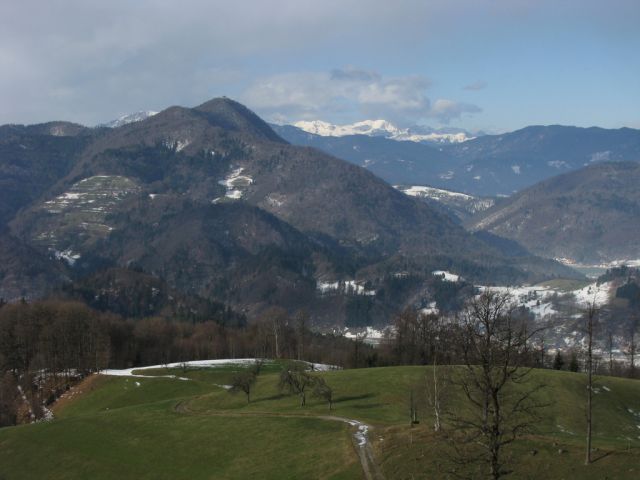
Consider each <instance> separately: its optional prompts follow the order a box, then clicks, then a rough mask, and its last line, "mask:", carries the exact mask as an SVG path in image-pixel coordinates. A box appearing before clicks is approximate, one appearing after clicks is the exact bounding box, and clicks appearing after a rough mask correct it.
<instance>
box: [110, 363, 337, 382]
mask: <svg viewBox="0 0 640 480" xmlns="http://www.w3.org/2000/svg"><path fill="white" fill-rule="evenodd" d="M255 361H256V359H255V358H223V359H216V360H190V361H188V362H173V363H166V364H160V365H147V366H145V367H133V368H123V369H106V370H102V371H101V372H100V373H101V374H102V375H111V376H114V377H140V378H158V377H164V378H176V379H178V380H189V379H188V378H185V377H177V376H175V375H142V374H140V373H135V374H134V373H133V372H134V371H135V372H139V371H144V370H158V369H166V368H182V367H183V366H185V367H197V368H216V367H223V366H226V365H240V366H249V365H253V364H254V363H255ZM270 361H271V360H267V362H270ZM305 363H307V364H308V365H309V368H310V369H311V370H315V371H318V372H325V371H328V370H338V369H339V368H340V367H337V366H335V365H327V364H324V363H311V362H305Z"/></svg>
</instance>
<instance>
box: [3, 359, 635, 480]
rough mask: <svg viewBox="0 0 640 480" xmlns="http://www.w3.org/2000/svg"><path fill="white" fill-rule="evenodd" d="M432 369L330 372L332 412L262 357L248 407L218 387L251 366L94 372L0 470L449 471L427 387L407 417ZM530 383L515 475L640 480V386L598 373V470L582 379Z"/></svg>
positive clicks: (8, 436)
mask: <svg viewBox="0 0 640 480" xmlns="http://www.w3.org/2000/svg"><path fill="white" fill-rule="evenodd" d="M430 368H431V367H389V368H376V369H358V370H343V371H329V372H325V373H320V374H319V375H322V376H323V377H324V378H325V380H326V382H327V383H328V384H329V385H331V387H332V388H333V389H334V395H335V396H334V405H333V409H332V411H331V412H328V409H327V405H326V404H325V403H323V402H321V401H320V400H319V399H316V398H313V397H309V400H308V402H307V406H306V407H300V406H299V405H298V399H297V398H296V397H295V396H291V395H286V394H281V393H280V392H279V391H278V389H277V386H276V384H277V377H278V373H277V372H278V371H279V365H278V364H267V365H266V367H265V368H264V372H263V373H262V374H261V375H260V376H259V378H258V383H257V385H256V387H255V389H254V393H253V395H252V401H251V403H250V404H247V402H246V399H245V398H244V395H242V394H241V395H237V396H236V395H231V394H230V393H229V392H227V391H226V390H225V389H224V388H222V387H220V386H217V385H225V384H228V383H229V381H230V378H231V376H232V375H233V372H234V371H238V370H239V369H242V367H241V366H239V365H238V364H237V363H236V364H235V365H234V364H229V365H227V366H224V365H223V366H218V367H213V368H203V367H201V368H198V367H197V366H192V367H186V368H185V369H183V368H174V369H164V368H159V369H157V370H141V371H140V370H139V371H137V372H136V371H134V373H137V374H142V375H146V376H154V375H157V376H166V375H171V374H175V375H178V376H179V377H182V378H186V379H188V380H181V379H178V378H148V377H144V376H143V377H130V376H102V375H100V376H93V377H90V379H89V380H88V381H85V382H84V383H83V384H81V385H80V386H79V387H76V388H74V389H73V390H72V391H71V392H69V394H68V395H67V396H66V397H65V398H64V399H63V400H62V401H61V403H60V404H59V405H58V406H56V407H54V412H55V416H56V419H55V420H53V421H50V422H45V423H40V424H32V425H25V426H21V427H10V428H4V429H1V430H0V445H2V449H0V474H1V475H3V477H4V478H6V479H7V480H13V479H21V478H35V477H41V478H45V477H46V478H49V479H52V480H53V479H58V478H65V479H74V478H84V477H86V475H87V474H88V473H89V472H90V473H91V476H92V478H97V479H100V478H113V477H114V476H120V477H123V478H128V477H136V478H178V477H180V478H186V477H188V478H197V479H199V478H210V477H211V476H212V475H213V476H215V477H217V478H230V479H235V478H238V479H239V478H247V476H248V475H249V476H254V477H259V478H274V479H275V478H300V477H305V478H345V479H346V478H366V477H365V476H364V474H363V470H362V466H361V464H360V462H359V457H358V453H359V452H360V451H361V450H360V449H368V451H369V452H370V455H371V457H370V458H371V462H370V463H368V465H369V466H370V468H374V469H375V468H377V469H379V472H380V473H381V474H382V475H384V477H385V478H411V477H413V478H434V476H437V478H443V471H446V469H447V468H450V467H447V463H446V462H447V458H448V457H447V455H448V453H447V452H449V451H448V450H447V447H446V440H445V437H443V436H440V435H438V434H435V433H433V431H432V427H431V425H432V418H431V414H430V412H431V409H430V407H429V406H428V404H427V401H426V396H425V394H424V393H422V392H423V390H422V389H420V390H415V392H416V393H415V398H416V401H417V402H418V412H419V420H420V423H419V424H418V425H415V426H414V427H413V428H411V427H410V426H409V425H408V418H407V417H408V414H407V412H406V410H407V407H406V405H407V402H408V398H409V395H410V391H411V390H412V389H414V388H416V385H423V382H424V378H425V374H427V375H430V373H431V370H430ZM121 374H122V373H121ZM124 374H125V375H126V372H124ZM317 375H318V374H317ZM531 382H534V383H539V382H543V383H545V384H546V385H547V387H546V388H545V389H544V390H543V391H542V392H541V393H540V401H541V402H544V403H548V405H549V406H547V407H545V410H544V417H543V420H542V421H541V422H540V423H539V424H538V425H537V429H536V433H535V434H533V435H529V436H527V437H526V438H525V439H524V440H522V441H521V442H520V443H516V444H515V445H514V447H513V448H511V449H509V453H510V454H511V455H512V456H513V459H512V460H513V461H512V465H513V466H514V467H515V472H514V474H515V475H517V478H529V476H531V475H534V476H535V477H538V478H539V476H540V475H544V476H545V477H549V478H575V476H576V475H579V476H580V478H584V479H597V478H603V476H608V477H610V478H617V479H631V478H635V475H636V472H634V469H635V468H637V464H638V455H640V443H638V442H639V441H638V439H637V438H636V437H637V424H638V423H639V421H640V418H639V417H638V412H640V404H638V398H639V395H640V383H639V382H638V381H633V380H625V379H616V378H601V379H599V380H598V390H597V393H596V394H595V396H594V397H595V399H594V419H595V423H594V447H596V448H597V452H595V454H594V455H595V457H596V459H597V460H596V461H595V462H594V463H593V464H592V465H590V466H588V467H585V466H584V465H583V453H584V445H583V443H584V440H583V433H584V423H585V422H584V416H583V411H582V409H581V408H580V405H583V403H584V398H583V397H584V394H583V392H584V382H585V377H584V376H583V375H582V374H574V373H569V372H557V371H549V370H535V371H534V372H533V376H532V379H531ZM418 392H420V393H418ZM460 394H461V392H458V391H455V390H454V391H453V392H450V396H449V397H448V401H447V402H448V404H449V405H458V404H459V402H460ZM342 419H344V421H343V420H342ZM347 420H349V421H351V422H352V423H353V425H354V426H350V425H349V424H348V423H347ZM356 421H357V422H358V423H356ZM445 428H446V426H445ZM276 431H277V432H278V435H273V432H276ZM212 432H213V434H212ZM362 442H364V443H362ZM534 450H535V452H536V454H535V455H533V454H532V453H531V452H532V451H534ZM374 472H375V470H374Z"/></svg>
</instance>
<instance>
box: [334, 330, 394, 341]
mask: <svg viewBox="0 0 640 480" xmlns="http://www.w3.org/2000/svg"><path fill="white" fill-rule="evenodd" d="M388 329H389V327H387V328H385V329H383V330H376V329H375V328H373V327H367V328H366V330H364V331H362V332H355V331H354V332H352V331H351V330H349V329H348V328H347V329H346V330H345V331H344V332H343V335H344V336H345V337H347V338H356V337H357V338H362V337H363V335H366V337H365V338H366V339H367V340H370V341H380V340H382V338H384V335H385V333H386V332H387V330H388Z"/></svg>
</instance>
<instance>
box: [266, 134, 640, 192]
mask: <svg viewBox="0 0 640 480" xmlns="http://www.w3.org/2000/svg"><path fill="white" fill-rule="evenodd" d="M274 128H275V129H276V131H277V132H278V133H279V134H280V135H281V136H282V137H283V138H285V139H286V140H288V141H290V142H291V143H294V144H296V145H305V146H313V147H316V148H319V149H321V150H324V151H326V152H328V153H330V154H332V155H335V156H337V157H339V158H344V159H345V160H348V161H350V162H352V163H355V164H356V165H360V166H362V167H365V168H367V169H369V170H371V171H372V172H373V173H375V174H376V175H378V176H380V177H381V178H383V179H385V180H386V181H388V182H390V183H401V184H406V185H428V186H432V187H437V188H444V189H447V190H453V191H459V192H464V193H468V194H471V195H479V196H496V195H511V194H513V193H514V192H516V191H518V190H521V189H523V188H526V187H529V186H531V185H533V184H535V183H537V182H539V181H541V180H544V179H547V178H550V177H553V176H555V175H558V174H561V173H566V172H569V171H572V170H576V169H579V168H582V167H584V166H586V165H590V164H592V163H599V162H604V161H640V130H634V129H630V128H621V129H617V130H609V129H603V128H596V127H592V128H578V127H565V126H560V125H550V126H531V127H526V128H523V129H521V130H517V131H514V132H510V133H504V134H501V135H483V136H480V137H478V138H474V139H471V140H468V141H465V142H462V143H455V144H449V145H442V146H434V145H427V144H420V143H415V142H407V141H396V140H393V139H388V138H382V137H369V136H365V135H351V136H343V137H328V136H319V135H313V134H311V133H307V132H305V131H303V130H301V129H298V128H296V127H294V126H291V125H285V126H280V127H278V126H276V127H274Z"/></svg>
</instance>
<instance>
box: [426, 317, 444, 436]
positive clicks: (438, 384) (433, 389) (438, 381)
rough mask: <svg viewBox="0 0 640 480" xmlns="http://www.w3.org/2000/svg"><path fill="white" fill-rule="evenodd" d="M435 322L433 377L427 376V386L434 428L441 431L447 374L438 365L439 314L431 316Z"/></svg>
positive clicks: (440, 324) (440, 331)
mask: <svg viewBox="0 0 640 480" xmlns="http://www.w3.org/2000/svg"><path fill="white" fill-rule="evenodd" d="M431 321H432V324H433V334H434V335H433V338H434V342H433V347H432V358H431V360H432V366H431V378H429V374H428V373H427V375H426V376H425V380H426V386H427V401H428V403H429V405H430V406H431V408H433V429H434V431H436V432H439V431H440V429H441V428H442V421H441V418H442V399H443V396H444V392H445V388H446V383H447V378H448V377H447V376H446V375H442V372H441V371H440V370H441V369H442V368H446V367H441V366H439V365H438V362H439V361H440V355H439V353H440V348H439V344H440V340H441V338H440V335H441V333H442V323H441V320H440V318H439V317H438V316H437V315H433V316H432V318H431Z"/></svg>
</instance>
